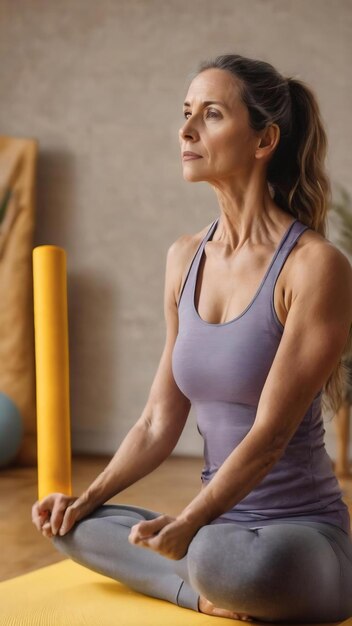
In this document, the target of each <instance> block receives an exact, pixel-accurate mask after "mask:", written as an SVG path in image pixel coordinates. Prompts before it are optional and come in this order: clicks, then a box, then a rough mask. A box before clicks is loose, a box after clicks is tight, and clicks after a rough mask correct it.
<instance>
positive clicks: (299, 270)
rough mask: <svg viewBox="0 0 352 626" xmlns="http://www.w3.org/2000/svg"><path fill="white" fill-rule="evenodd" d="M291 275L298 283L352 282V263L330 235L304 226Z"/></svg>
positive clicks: (292, 262) (292, 260) (296, 246)
mask: <svg viewBox="0 0 352 626" xmlns="http://www.w3.org/2000/svg"><path fill="white" fill-rule="evenodd" d="M292 253H293V254H292V255H290V256H291V263H290V264H289V266H290V272H289V273H290V278H291V279H292V281H296V285H298V284H302V283H309V284H310V285H311V287H313V286H317V284H318V283H319V280H324V279H325V280H329V278H330V279H333V280H338V279H340V280H341V282H343V281H344V280H347V282H349V283H350V284H352V267H351V263H350V261H349V259H348V257H347V256H346V255H345V254H344V253H343V252H342V251H341V250H340V249H339V248H338V247H337V246H335V245H334V244H333V243H332V242H331V241H330V240H329V239H328V238H327V237H324V235H322V234H320V233H318V232H317V231H315V230H314V229H312V228H308V229H307V230H305V231H304V232H303V233H302V235H301V236H300V237H299V238H298V240H297V242H296V245H295V247H294V249H293V250H292Z"/></svg>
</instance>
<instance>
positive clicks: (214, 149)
mask: <svg viewBox="0 0 352 626" xmlns="http://www.w3.org/2000/svg"><path fill="white" fill-rule="evenodd" d="M207 101H217V102H216V103H215V102H214V104H210V103H209V104H207ZM184 117H185V121H184V124H183V126H182V127H181V128H180V131H179V141H180V147H181V159H182V167H183V177H184V179H185V180H189V181H193V182H195V181H207V182H209V183H213V184H216V183H221V181H224V180H226V179H229V178H233V177H238V176H241V175H242V176H244V177H246V176H247V175H249V174H250V170H251V166H252V165H253V161H254V153H255V150H256V148H257V146H258V144H259V138H258V135H257V134H255V131H253V130H252V129H251V128H250V126H249V118H248V111H247V108H246V106H245V105H244V104H243V103H242V102H241V100H240V96H239V92H238V83H237V81H236V78H235V77H234V76H233V75H232V74H231V73H230V72H228V71H227V70H221V69H218V68H212V69H208V70H204V71H203V72H201V73H200V74H198V75H197V76H196V77H195V78H194V79H193V80H192V82H191V84H190V86H189V89H188V92H187V95H186V97H185V104H184ZM185 151H190V152H195V153H197V154H199V155H200V156H201V158H198V159H190V160H185V158H184V157H183V152H185Z"/></svg>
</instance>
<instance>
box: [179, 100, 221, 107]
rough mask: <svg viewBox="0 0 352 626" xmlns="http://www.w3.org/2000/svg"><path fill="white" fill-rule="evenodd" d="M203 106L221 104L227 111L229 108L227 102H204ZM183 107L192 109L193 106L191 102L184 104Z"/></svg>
mask: <svg viewBox="0 0 352 626" xmlns="http://www.w3.org/2000/svg"><path fill="white" fill-rule="evenodd" d="M202 104H203V105H204V106H207V105H208V104H220V105H221V106H223V107H225V109H228V106H227V105H226V104H225V102H221V100H204V102H203V103H202ZM183 106H184V107H190V106H191V105H190V103H189V102H184V103H183Z"/></svg>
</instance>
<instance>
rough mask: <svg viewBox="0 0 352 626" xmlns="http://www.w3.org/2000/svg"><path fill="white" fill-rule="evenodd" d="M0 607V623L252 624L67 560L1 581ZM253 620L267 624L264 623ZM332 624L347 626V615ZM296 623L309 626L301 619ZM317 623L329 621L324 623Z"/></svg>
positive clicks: (96, 625) (43, 625) (113, 625)
mask: <svg viewBox="0 0 352 626" xmlns="http://www.w3.org/2000/svg"><path fill="white" fill-rule="evenodd" d="M0 607H1V609H0V624H1V626H230V624H231V625H232V626H244V625H245V624H248V626H250V624H251V622H243V621H238V620H233V619H231V620H230V619H227V618H224V617H213V616H210V615H205V614H203V613H197V612H196V611H192V610H191V609H185V608H183V607H179V606H176V605H175V604H172V603H171V602H167V601H166V600H159V599H155V598H151V597H149V596H145V595H143V594H141V593H137V592H136V591H133V590H132V589H129V587H126V586H125V585H122V584H121V583H118V582H116V581H114V580H113V579H110V578H108V577H106V576H103V575H101V574H97V573H95V572H92V571H91V570H89V569H87V568H85V567H83V566H82V565H79V564H78V563H75V562H74V561H71V560H69V559H65V560H64V561H61V562H60V563H56V564H55V565H49V566H48V567H43V568H41V569H39V570H36V571H35V572H30V573H29V574H24V575H23V576H19V577H18V578H13V579H12V580H6V581H5V582H3V583H0ZM252 624H253V626H254V624H256V626H261V625H262V626H270V624H268V622H265V624H264V622H252ZM335 624H336V625H337V624H339V626H340V625H341V626H342V625H343V626H352V619H348V620H347V621H344V622H337V623H336V622H335ZM272 626H277V624H276V625H272ZM280 626H294V624H292V623H290V624H289V625H288V624H287V625H283V624H281V625H280ZM296 626H308V625H307V624H306V625H304V624H302V623H301V624H299V625H296ZM314 626H319V625H318V624H314ZM320 626H329V625H328V624H327V623H325V624H321V625H320Z"/></svg>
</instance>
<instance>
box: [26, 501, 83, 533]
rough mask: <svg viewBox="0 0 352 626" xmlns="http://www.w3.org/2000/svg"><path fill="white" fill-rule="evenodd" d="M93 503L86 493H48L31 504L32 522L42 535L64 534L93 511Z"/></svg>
mask: <svg viewBox="0 0 352 626" xmlns="http://www.w3.org/2000/svg"><path fill="white" fill-rule="evenodd" d="M94 508H95V505H94V504H93V503H92V502H91V501H89V500H88V497H87V495H86V494H82V495H81V496H79V497H77V496H66V495H65V494H63V493H50V494H49V495H47V496H45V498H43V499H42V500H37V501H36V502H35V503H34V504H33V506H32V522H33V524H34V525H35V527H36V528H37V530H38V531H41V532H42V534H43V536H44V537H47V538H50V537H52V536H53V535H57V534H59V535H65V534H66V533H67V532H69V530H71V528H72V527H73V526H74V524H75V523H76V522H77V521H78V520H80V519H82V518H83V517H84V516H85V515H88V514H89V513H90V512H91V511H93V510H94Z"/></svg>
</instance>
